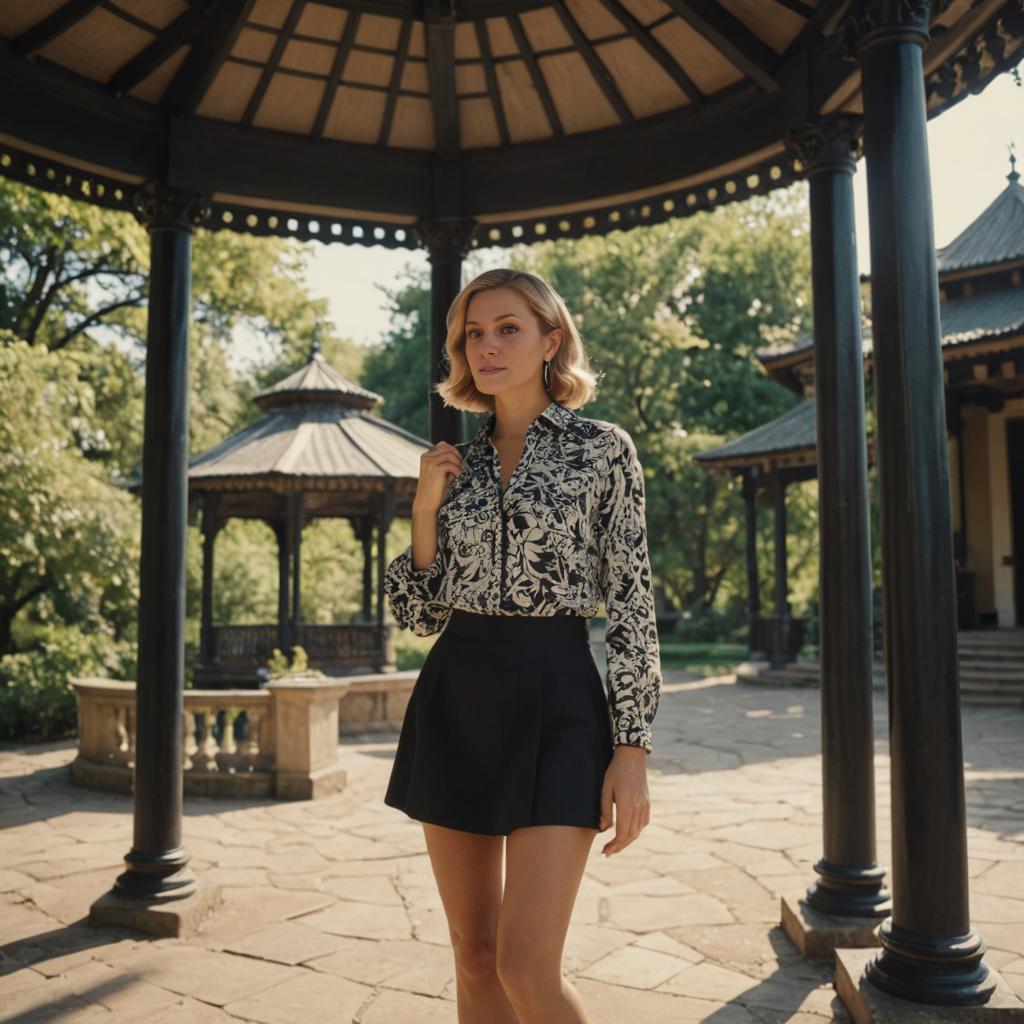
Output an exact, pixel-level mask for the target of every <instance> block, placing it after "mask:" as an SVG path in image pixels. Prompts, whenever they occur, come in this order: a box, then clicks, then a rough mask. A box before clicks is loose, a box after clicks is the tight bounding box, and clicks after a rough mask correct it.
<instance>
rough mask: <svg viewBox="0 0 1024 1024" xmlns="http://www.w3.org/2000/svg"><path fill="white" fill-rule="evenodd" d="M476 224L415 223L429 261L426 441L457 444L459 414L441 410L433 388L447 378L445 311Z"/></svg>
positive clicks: (453, 220)
mask: <svg viewBox="0 0 1024 1024" xmlns="http://www.w3.org/2000/svg"><path fill="white" fill-rule="evenodd" d="M475 231H476V221H474V220H471V219H467V218H462V217H434V218H432V219H429V220H421V221H419V222H417V224H416V227H415V234H416V237H417V238H418V239H419V241H420V242H421V243H422V244H423V245H425V246H426V248H427V255H428V258H429V259H430V383H429V387H430V392H429V396H428V400H429V402H430V440H431V442H432V443H434V444H436V443H437V442H438V441H447V442H448V443H449V444H456V443H458V441H459V439H460V436H461V424H462V420H461V416H462V414H461V412H460V411H459V410H458V409H453V408H450V407H448V406H445V405H444V403H443V402H442V401H441V396H440V395H439V394H437V392H436V391H435V390H434V385H435V384H436V383H438V382H439V381H442V380H444V379H445V377H447V376H448V368H449V367H448V354H447V352H446V351H445V341H446V340H447V336H448V326H447V322H448V311H449V309H450V308H451V304H452V303H453V302H454V301H455V298H456V296H457V295H458V294H459V292H460V291H462V261H463V260H464V259H465V258H466V253H468V252H469V247H470V245H471V243H472V241H473V234H474V232H475Z"/></svg>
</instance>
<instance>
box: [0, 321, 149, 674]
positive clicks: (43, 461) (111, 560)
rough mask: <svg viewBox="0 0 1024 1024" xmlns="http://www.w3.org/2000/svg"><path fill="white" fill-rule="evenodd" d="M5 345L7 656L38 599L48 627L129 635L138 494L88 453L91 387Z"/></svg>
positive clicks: (1, 455) (3, 649) (0, 641)
mask: <svg viewBox="0 0 1024 1024" xmlns="http://www.w3.org/2000/svg"><path fill="white" fill-rule="evenodd" d="M0 341H3V342H5V343H4V344H0V406H2V408H3V410H4V415H3V416H2V417H0V479H3V481H4V486H3V488H0V654H7V653H9V652H11V651H12V650H13V649H14V644H13V635H12V623H13V621H14V618H15V616H16V615H17V614H18V613H19V612H20V611H21V610H22V609H23V608H26V607H27V606H28V605H29V604H30V603H31V602H37V603H36V612H37V619H40V620H42V621H46V620H47V619H54V618H55V619H56V620H57V621H63V622H75V623H78V624H80V625H81V626H82V628H84V629H86V630H87V631H93V632H95V631H100V632H107V633H108V634H109V635H110V636H111V637H112V638H113V639H121V638H125V637H130V636H131V634H132V632H133V630H134V627H135V614H136V603H137V601H138V568H137V566H138V554H139V552H138V519H137V515H136V509H135V506H134V500H133V499H132V498H131V496H130V495H128V494H126V493H124V492H123V491H121V490H120V489H118V488H116V487H114V486H112V485H111V484H110V483H109V482H108V481H107V478H106V473H105V471H104V470H103V469H102V467H100V466H97V465H96V464H95V463H93V462H90V460H89V459H87V458H86V457H85V456H84V455H83V453H82V451H81V448H80V436H81V434H82V432H83V431H85V430H87V429H88V425H89V423H90V421H91V418H92V416H93V412H94V409H93V394H92V392H91V389H90V388H89V387H88V385H86V384H84V383H83V382H82V381H81V380H79V379H78V378H77V376H76V374H75V366H74V364H73V363H71V362H69V361H67V360H65V359H62V358H61V357H60V355H59V354H58V353H53V352H48V351H46V350H45V349H43V348H41V347H38V346H32V345H29V344H28V343H27V342H25V341H21V340H17V339H12V338H10V337H9V336H7V337H3V336H2V335H0ZM43 596H45V598H46V600H45V602H44V603H42V604H39V603H38V601H37V599H39V598H41V597H43Z"/></svg>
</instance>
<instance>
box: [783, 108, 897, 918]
mask: <svg viewBox="0 0 1024 1024" xmlns="http://www.w3.org/2000/svg"><path fill="white" fill-rule="evenodd" d="M859 135H860V120H859V119H857V118H851V117H834V118H830V119H828V120H825V121H822V122H820V123H818V124H814V125H809V126H807V127H806V128H804V129H802V130H801V131H799V132H797V133H795V134H794V136H793V137H792V138H791V140H790V141H791V149H792V150H793V151H794V152H795V153H796V154H797V155H798V156H799V158H800V160H801V162H802V163H803V165H804V169H805V172H806V174H807V177H808V179H809V183H810V207H811V267H812V269H811V282H812V290H813V296H814V395H815V415H816V421H817V438H818V442H817V460H818V536H819V545H818V546H819V588H818V589H819V606H818V607H819V611H818V615H819V641H818V647H819V651H820V656H821V755H822V784H823V785H822V816H823V825H824V850H823V856H822V858H821V859H820V860H819V861H818V862H817V864H815V865H814V870H815V871H816V872H817V874H818V876H819V877H818V880H817V881H816V882H815V883H814V884H813V885H811V887H810V888H809V889H808V890H807V897H806V898H807V902H808V903H809V904H810V905H811V906H812V907H815V908H816V909H817V910H821V911H824V912H825V913H827V914H837V915H839V916H842V917H845V916H855V917H873V916H879V917H880V916H883V915H884V914H886V913H888V911H889V893H888V891H887V890H886V889H885V888H884V886H883V882H884V879H885V871H884V869H883V868H881V867H879V865H878V864H877V862H876V846H875V768H874V726H873V717H874V716H873V703H874V701H873V696H872V688H873V673H872V614H871V539H870V530H869V525H868V524H869V517H868V459H867V441H866V432H865V425H864V356H863V351H862V347H861V333H860V318H861V312H860V287H859V282H858V271H857V240H856V226H855V223H854V213H853V172H854V167H855V164H854V153H855V150H856V147H857V144H858V139H859Z"/></svg>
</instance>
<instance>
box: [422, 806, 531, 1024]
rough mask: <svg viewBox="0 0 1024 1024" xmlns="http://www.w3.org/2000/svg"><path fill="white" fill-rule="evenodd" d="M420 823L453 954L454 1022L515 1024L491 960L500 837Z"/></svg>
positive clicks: (498, 897) (498, 901)
mask: <svg viewBox="0 0 1024 1024" xmlns="http://www.w3.org/2000/svg"><path fill="white" fill-rule="evenodd" d="M422 824H423V833H424V836H425V837H426V841H427V853H428V855H429V856H430V864H431V867H432V868H433V870H434V879H435V881H436V882H437V889H438V892H439V894H440V896H441V903H442V905H443V906H444V912H445V916H446V917H447V918H448V931H449V934H450V935H451V940H452V951H453V953H454V954H455V1000H456V1006H457V1008H458V1020H459V1024H518V1021H517V1019H516V1015H515V1012H514V1011H513V1009H512V1004H511V1003H510V1002H509V1000H508V997H507V996H506V995H505V990H504V989H503V988H502V985H501V982H500V981H499V980H498V974H497V969H496V966H497V965H496V959H495V952H496V948H497V929H498V913H499V910H500V908H501V887H502V880H501V858H502V852H503V847H504V845H505V837H504V836H485V835H480V834H478V833H475V832H461V831H459V830H458V829H452V828H444V827H443V826H441V825H432V824H429V823H427V822H423V823H422Z"/></svg>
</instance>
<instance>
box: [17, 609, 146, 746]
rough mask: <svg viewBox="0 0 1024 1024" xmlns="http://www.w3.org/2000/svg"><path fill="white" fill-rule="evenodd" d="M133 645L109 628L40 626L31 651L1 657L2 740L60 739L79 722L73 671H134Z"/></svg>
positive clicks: (76, 673) (129, 675)
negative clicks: (119, 637) (108, 629)
mask: <svg viewBox="0 0 1024 1024" xmlns="http://www.w3.org/2000/svg"><path fill="white" fill-rule="evenodd" d="M134 657H135V652H134V648H133V645H132V644H131V643H128V642H127V641H124V640H117V639H116V638H115V637H114V636H113V635H112V633H111V632H109V631H106V632H104V631H97V632H93V633H88V632H85V631H83V630H82V629H80V628H79V627H78V626H65V625H62V624H60V623H50V624H48V625H45V626H43V627H41V629H40V630H39V632H38V634H37V636H36V638H35V643H34V646H33V648H32V649H31V650H29V651H25V652H23V653H19V654H8V655H6V656H5V657H3V658H0V739H5V740H10V739H21V738H33V739H35V738H38V739H56V738H60V737H64V736H68V735H72V734H73V733H74V731H75V729H76V725H77V701H76V699H75V692H74V689H73V688H72V686H71V679H72V677H73V676H91V675H104V676H111V677H113V678H121V679H123V678H132V677H133V676H134Z"/></svg>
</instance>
